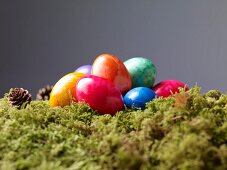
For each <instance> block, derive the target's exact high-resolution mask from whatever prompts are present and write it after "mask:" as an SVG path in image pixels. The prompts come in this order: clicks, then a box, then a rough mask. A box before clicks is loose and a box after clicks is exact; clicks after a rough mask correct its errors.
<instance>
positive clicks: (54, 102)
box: [50, 72, 86, 107]
mask: <svg viewBox="0 0 227 170" xmlns="http://www.w3.org/2000/svg"><path fill="white" fill-rule="evenodd" d="M84 76H86V75H85V74H83V73H78V72H74V73H69V74H67V75H65V76H64V77H62V78H61V79H60V80H59V81H58V82H57V83H56V84H55V85H54V87H53V89H52V91H51V94H50V106H51V107H54V106H66V105H70V103H71V102H72V101H75V102H76V101H77V99H76V84H77V82H78V80H79V79H80V78H82V77H84Z"/></svg>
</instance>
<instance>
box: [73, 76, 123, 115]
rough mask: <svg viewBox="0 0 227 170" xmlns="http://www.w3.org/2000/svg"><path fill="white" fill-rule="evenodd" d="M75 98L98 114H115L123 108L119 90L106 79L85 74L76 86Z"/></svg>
mask: <svg viewBox="0 0 227 170" xmlns="http://www.w3.org/2000/svg"><path fill="white" fill-rule="evenodd" d="M76 95H77V99H78V101H80V102H85V103H87V104H88V105H89V106H90V107H91V108H92V109H94V110H97V111H98V112H99V113H100V114H111V115H113V114H115V113H116V112H117V111H120V110H122V109H123V108H124V103H123V97H122V95H121V92H120V90H119V89H118V88H117V87H116V86H115V85H114V84H113V83H112V82H111V81H110V80H108V79H105V78H102V77H97V76H94V75H90V76H85V77H83V78H82V79H80V81H78V83H77V86H76Z"/></svg>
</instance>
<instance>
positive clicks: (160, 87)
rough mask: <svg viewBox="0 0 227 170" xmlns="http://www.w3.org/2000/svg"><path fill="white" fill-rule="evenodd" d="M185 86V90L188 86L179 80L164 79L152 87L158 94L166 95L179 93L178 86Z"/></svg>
mask: <svg viewBox="0 0 227 170" xmlns="http://www.w3.org/2000/svg"><path fill="white" fill-rule="evenodd" d="M180 87H182V88H185V91H187V90H189V88H188V87H187V86H186V85H185V84H184V83H183V82H181V81H179V80H164V81H162V82H160V83H158V84H156V85H155V86H154V87H152V89H153V90H154V91H155V93H156V94H157V95H158V96H162V97H168V96H170V95H172V94H174V93H179V88H180Z"/></svg>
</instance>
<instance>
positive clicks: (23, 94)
mask: <svg viewBox="0 0 227 170" xmlns="http://www.w3.org/2000/svg"><path fill="white" fill-rule="evenodd" d="M9 101H10V103H11V104H12V106H15V107H16V108H17V109H20V108H21V106H22V105H23V104H24V103H26V102H27V103H26V105H27V104H28V103H30V102H31V101H32V96H31V94H30V93H29V92H28V90H25V89H23V88H14V89H13V90H12V91H11V92H10V94H9ZM26 105H25V107H26Z"/></svg>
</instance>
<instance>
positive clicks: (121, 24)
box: [0, 0, 227, 98]
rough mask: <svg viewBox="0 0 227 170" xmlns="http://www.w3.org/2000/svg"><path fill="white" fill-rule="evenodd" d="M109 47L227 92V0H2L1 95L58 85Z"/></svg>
mask: <svg viewBox="0 0 227 170" xmlns="http://www.w3.org/2000/svg"><path fill="white" fill-rule="evenodd" d="M102 53H113V54H115V55H117V56H118V57H119V58H120V59H122V60H123V61H125V60H127V59H129V58H131V57H135V56H143V57H147V58H150V59H152V60H153V62H154V63H155V65H156V67H157V71H158V77H157V81H156V82H159V81H161V80H164V79H179V80H181V81H184V82H185V83H187V84H188V85H189V86H194V85H195V84H196V82H197V83H198V85H199V86H201V87H202V89H203V92H206V91H207V90H209V89H218V90H221V91H222V92H226V91H227V77H226V73H227V67H226V64H227V1H226V0H90V1H88V0H74V1H70V0H53V1H50V0H49V1H48V0H39V1H35V0H15V1H12V0H0V97H2V96H3V94H4V93H6V92H8V91H9V89H10V88H12V87H23V88H26V89H28V90H29V91H30V92H31V93H32V94H33V98H35V94H36V92H37V90H38V89H39V88H41V87H43V86H44V85H46V84H55V83H56V82H57V81H58V80H59V79H60V78H61V77H62V76H63V75H65V74H67V73H69V72H73V71H74V70H75V69H76V68H77V67H79V66H81V65H84V64H91V63H92V62H93V61H94V59H95V57H96V56H98V55H99V54H102Z"/></svg>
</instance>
